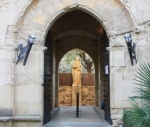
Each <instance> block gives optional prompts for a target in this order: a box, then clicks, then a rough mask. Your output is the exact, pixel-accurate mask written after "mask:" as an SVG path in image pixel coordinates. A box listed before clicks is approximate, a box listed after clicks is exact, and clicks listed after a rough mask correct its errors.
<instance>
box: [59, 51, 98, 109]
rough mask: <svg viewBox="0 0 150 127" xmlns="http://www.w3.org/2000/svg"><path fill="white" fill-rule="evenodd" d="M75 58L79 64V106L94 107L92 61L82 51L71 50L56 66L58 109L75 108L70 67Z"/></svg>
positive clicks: (93, 70)
mask: <svg viewBox="0 0 150 127" xmlns="http://www.w3.org/2000/svg"><path fill="white" fill-rule="evenodd" d="M76 57H78V58H79V61H80V63H81V88H80V95H79V96H80V106H95V91H96V90H95V64H94V61H93V60H92V58H91V57H90V56H89V55H88V54H87V53H86V52H84V51H83V50H81V49H72V50H71V51H68V52H67V53H66V54H65V55H64V56H63V57H62V58H61V60H60V62H59V66H58V75H57V77H58V107H63V106H67V107H68V106H75V102H76V98H73V91H74V90H75V89H74V88H73V87H72V85H73V76H72V65H73V63H74V62H75V59H76ZM56 93H57V92H56Z"/></svg>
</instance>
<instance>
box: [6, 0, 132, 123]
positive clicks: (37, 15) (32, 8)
mask: <svg viewBox="0 0 150 127" xmlns="http://www.w3.org/2000/svg"><path fill="white" fill-rule="evenodd" d="M57 2H58V1H53V2H52V1H50V0H44V1H33V2H32V1H30V2H28V3H27V6H26V8H25V9H24V10H23V11H22V13H21V14H20V17H18V19H17V20H16V21H17V22H16V26H14V28H15V30H17V31H18V32H17V35H16V33H15V32H16V31H15V30H14V29H9V30H8V32H7V35H11V34H12V35H16V36H14V37H13V38H12V39H14V40H15V39H17V41H18V43H23V44H26V40H27V38H28V35H29V34H35V35H36V36H37V40H36V42H37V44H35V45H34V46H33V49H32V52H31V55H30V58H29V59H28V65H26V67H24V68H22V65H21V64H18V65H17V66H15V69H14V72H13V73H14V74H15V84H16V87H15V92H14V96H20V97H22V96H23V97H24V96H25V97H26V98H28V99H26V98H25V100H26V101H27V102H28V103H29V104H30V105H28V106H26V107H24V106H22V103H21V102H22V100H20V99H18V98H14V99H13V100H14V101H13V102H14V104H13V107H14V108H13V110H14V113H13V114H14V115H17V116H19V115H28V116H30V115H34V114H35V115H37V114H38V115H39V116H41V117H43V98H42V96H43V92H42V89H43V87H42V85H43V74H44V71H43V70H44V69H43V68H44V67H43V65H44V60H43V56H44V55H43V50H45V47H44V42H45V46H47V47H50V48H49V50H50V53H52V52H53V51H52V50H51V48H53V43H49V44H51V45H50V46H48V38H47V39H46V36H49V35H48V34H49V33H48V31H49V29H50V28H52V25H53V24H54V23H55V21H56V20H57V19H59V17H61V16H63V15H64V14H66V13H68V12H70V11H73V10H76V9H77V10H82V11H83V12H86V13H89V14H90V15H92V16H93V17H95V18H96V19H97V21H98V22H99V23H101V25H102V26H103V28H104V29H105V31H106V33H107V37H108V38H109V41H110V43H109V44H110V45H109V50H110V52H111V51H112V50H113V49H115V48H116V46H117V48H118V50H119V51H120V50H122V48H124V47H125V44H124V39H122V38H123V37H122V36H123V34H124V33H126V32H130V31H133V29H134V23H133V21H132V18H131V17H132V16H130V13H129V12H128V10H127V9H126V7H125V6H124V5H123V4H122V3H121V2H119V1H116V0H114V1H110V2H108V1H105V0H102V1H97V0H96V1H95V2H94V1H91V2H83V1H82V0H79V1H76V2H75V1H69V2H66V1H60V2H59V4H58V3H57ZM109 8H114V9H113V12H112V11H111V9H109ZM64 33H65V32H64ZM69 33H70V32H69ZM72 33H76V35H78V33H79V32H78V31H73V32H72ZM81 34H82V35H83V36H87V35H88V36H89V37H90V38H91V39H92V38H95V36H93V34H92V35H91V34H90V35H89V34H88V33H83V32H80V35H81ZM61 36H63V37H64V35H61ZM58 38H59V37H58ZM49 39H50V38H49ZM45 40H46V41H45ZM50 41H51V42H52V40H50ZM55 41H57V37H56V40H55ZM6 42H9V40H8V39H7V38H6ZM12 45H13V44H12ZM15 45H17V44H16V43H15ZM47 52H48V50H47ZM114 54H115V53H114ZM49 55H51V58H52V54H49ZM54 58H55V57H54ZM113 59H115V58H112V59H111V61H112V60H113ZM123 59H125V58H123ZM99 60H100V59H99ZM111 61H110V62H111ZM51 62H52V59H51ZM51 62H50V63H51ZM51 64H52V63H51ZM53 64H54V63H53ZM31 65H32V67H31ZM113 66H114V68H113ZM118 66H122V64H121V65H120V64H116V63H113V65H112V67H110V72H111V71H113V72H115V67H118ZM123 66H124V64H123ZM54 67H55V66H54ZM31 68H32V69H31ZM53 69H56V68H51V71H52V70H53ZM54 71H55V70H53V72H54ZM30 73H31V74H32V75H29V74H30ZM54 74H55V73H51V75H52V76H55V75H54ZM110 76H111V75H110ZM110 78H111V79H110V82H111V83H112V84H110V85H111V86H110V87H111V91H110V94H111V98H110V100H111V111H114V112H113V113H112V116H114V117H113V119H116V115H117V114H118V113H120V111H122V109H123V108H124V106H122V105H121V106H120V105H119V106H118V105H116V103H115V102H116V95H114V91H115V86H114V83H113V81H114V80H116V79H113V77H112V76H111V77H110ZM48 80H49V79H48ZM24 84H29V85H33V87H30V88H29V87H28V88H27V86H24ZM18 85H20V86H18ZM22 88H26V89H30V91H31V90H32V91H35V89H34V88H36V93H35V99H34V101H35V102H32V101H31V99H30V96H31V93H30V92H28V91H24V92H25V93H19V90H20V89H22ZM118 88H119V87H118ZM50 90H51V91H53V89H50ZM27 93H28V96H26V94H27ZM51 93H52V92H51ZM39 95H40V97H39ZM51 99H55V98H51ZM52 102H53V100H52ZM52 102H51V103H52ZM117 102H118V103H120V101H117ZM32 103H34V105H32ZM98 104H99V103H98ZM52 105H55V104H52ZM18 109H19V110H18ZM29 109H34V110H30V111H29ZM109 109H110V108H109ZM120 109H121V110H120ZM117 118H118V117H117ZM118 119H120V117H119V118H118ZM41 120H42V118H41Z"/></svg>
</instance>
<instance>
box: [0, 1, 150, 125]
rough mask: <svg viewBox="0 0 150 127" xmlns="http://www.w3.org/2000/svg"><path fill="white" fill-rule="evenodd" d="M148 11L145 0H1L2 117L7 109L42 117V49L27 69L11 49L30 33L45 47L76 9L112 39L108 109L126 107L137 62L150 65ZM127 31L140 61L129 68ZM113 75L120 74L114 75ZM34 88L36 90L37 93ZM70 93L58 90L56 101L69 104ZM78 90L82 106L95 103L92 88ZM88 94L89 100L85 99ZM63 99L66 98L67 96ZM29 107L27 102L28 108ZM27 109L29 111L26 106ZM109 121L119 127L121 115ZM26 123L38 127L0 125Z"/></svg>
mask: <svg viewBox="0 0 150 127" xmlns="http://www.w3.org/2000/svg"><path fill="white" fill-rule="evenodd" d="M149 7H150V1H149V0H145V1H143V0H136V2H135V1H133V0H130V1H129V0H128V1H127V0H120V1H118V0H86V1H85V0H55V1H54V0H34V1H32V0H19V1H18V0H11V1H10V0H1V1H0V19H1V23H0V28H1V29H0V91H1V92H0V102H2V103H0V108H1V109H3V108H4V107H5V108H6V109H8V110H7V111H9V113H8V112H7V111H6V112H5V113H6V114H9V115H10V114H11V113H10V112H11V110H12V112H15V113H16V114H21V115H26V114H30V115H32V114H43V113H42V110H43V109H42V105H43V100H42V95H43V93H42V87H40V85H42V84H43V72H44V71H43V66H44V65H43V64H44V62H43V59H44V57H43V50H42V48H41V49H36V50H33V51H31V53H30V57H29V59H28V61H27V66H26V67H23V66H22V63H21V62H20V63H18V64H17V65H15V61H16V58H17V55H16V54H17V51H15V48H16V47H17V45H18V43H22V44H24V45H26V44H27V39H28V35H31V34H35V35H36V36H37V45H40V46H43V44H44V42H45V37H46V35H47V31H48V30H49V28H50V27H51V25H52V24H53V22H54V21H55V20H56V19H57V18H59V17H60V16H62V15H63V14H65V13H67V12H69V11H72V10H73V9H80V10H83V11H85V12H86V13H89V14H90V15H91V16H94V17H95V18H96V19H97V20H98V21H99V22H100V23H101V24H102V26H103V27H104V29H105V31H106V33H107V35H108V37H110V38H109V41H110V45H109V47H108V50H109V51H110V54H111V56H110V65H111V66H110V98H111V100H110V101H111V108H112V111H113V110H115V109H114V108H118V109H119V108H128V107H129V103H128V102H127V98H128V97H129V96H131V95H133V89H134V87H135V85H133V75H134V74H135V72H136V70H137V68H138V66H139V65H140V64H142V63H145V62H150V60H149V58H150V48H149V47H150V46H149V45H150V21H149V19H150V13H149V12H150V9H149ZM126 32H130V33H131V34H132V38H133V42H135V43H136V44H137V47H136V49H137V60H138V63H137V64H136V63H135V64H134V66H131V62H130V58H129V54H128V51H127V47H126V44H125V41H124V34H125V33H126ZM10 47H13V48H10ZM33 49H34V46H33ZM114 73H118V74H120V75H113V74H114ZM15 85H16V86H15ZM30 85H34V86H35V87H31V86H30ZM7 86H8V87H7ZM14 86H15V87H14ZM37 87H38V90H37V89H36V90H35V88H37ZM39 87H40V88H39ZM27 89H28V90H27ZM29 89H31V91H29ZM34 90H35V91H36V92H37V93H34V94H33V95H32V94H31V93H30V92H33V91H34ZM19 91H20V92H19ZM70 91H71V88H69V90H67V92H65V94H64V93H63V92H62V93H61V92H60V95H61V97H60V101H62V102H66V105H69V104H70V103H71V101H70V100H69V98H71V92H70ZM82 92H83V93H82V95H83V96H82V97H83V98H84V99H83V100H82V103H84V104H85V102H86V104H87V103H89V104H93V103H94V95H93V90H90V89H89V87H88V88H83V91H82ZM28 94H29V95H28ZM87 94H90V95H91V96H90V97H87ZM19 96H20V97H19ZM31 96H33V99H31ZM64 96H67V97H66V98H65V97H64ZM21 97H22V98H21ZM91 97H92V98H91ZM22 99H23V100H22ZM32 101H33V102H32ZM23 104H24V105H23ZM27 104H30V106H29V105H27ZM31 105H32V106H31ZM25 106H27V107H26V108H25ZM13 107H15V108H13ZM34 107H35V108H34ZM16 109H17V110H16ZM1 114H3V113H1ZM6 114H5V115H6ZM116 114H119V113H116ZM120 114H121V113H120ZM112 118H114V119H113V122H114V124H113V126H121V124H122V123H121V120H120V119H121V118H120V117H112ZM29 125H30V126H41V123H39V124H38V123H32V124H27V123H25V122H23V123H13V124H12V125H11V124H10V123H0V126H6V127H7V126H9V127H11V126H13V127H20V126H21V127H23V126H24V127H28V126H29Z"/></svg>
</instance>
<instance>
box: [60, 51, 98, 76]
mask: <svg viewBox="0 0 150 127" xmlns="http://www.w3.org/2000/svg"><path fill="white" fill-rule="evenodd" d="M77 56H78V57H79V58H80V61H81V64H82V72H88V73H92V72H94V69H95V67H94V62H93V60H92V59H91V57H90V56H89V55H88V54H87V53H86V52H84V51H82V50H80V49H74V50H71V51H69V52H68V53H66V54H65V55H64V56H63V58H62V59H61V61H60V64H59V72H68V73H71V68H72V64H73V63H74V61H75V58H76V57H77Z"/></svg>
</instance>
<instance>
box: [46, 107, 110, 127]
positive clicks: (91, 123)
mask: <svg viewBox="0 0 150 127" xmlns="http://www.w3.org/2000/svg"><path fill="white" fill-rule="evenodd" d="M75 110H76V107H74V106H71V107H60V108H59V110H56V111H55V112H54V113H53V117H52V120H51V121H50V122H49V123H47V124H46V125H45V126H44V127H112V126H111V125H109V124H108V123H107V122H106V121H105V120H104V118H103V117H104V116H103V111H102V110H99V109H98V108H97V107H92V106H80V110H81V112H79V118H75V114H76V112H75Z"/></svg>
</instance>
